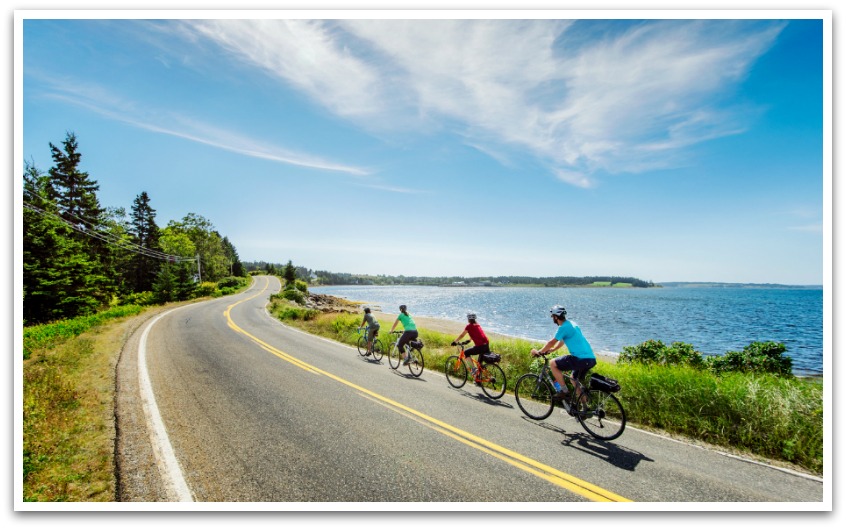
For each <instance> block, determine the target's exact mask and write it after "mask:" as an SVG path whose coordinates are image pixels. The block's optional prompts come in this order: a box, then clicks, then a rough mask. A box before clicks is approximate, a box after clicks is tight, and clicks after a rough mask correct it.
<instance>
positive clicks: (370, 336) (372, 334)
mask: <svg viewBox="0 0 846 529" xmlns="http://www.w3.org/2000/svg"><path fill="white" fill-rule="evenodd" d="M377 334H379V327H371V328H370V330H369V331H367V341H368V342H369V341H371V340H372V339H373V338H375V337H376V335H377Z"/></svg>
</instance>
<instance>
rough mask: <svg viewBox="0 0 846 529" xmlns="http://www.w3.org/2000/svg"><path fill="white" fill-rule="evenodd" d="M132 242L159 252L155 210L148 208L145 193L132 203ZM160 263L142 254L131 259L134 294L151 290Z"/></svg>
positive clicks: (148, 199)
mask: <svg viewBox="0 0 846 529" xmlns="http://www.w3.org/2000/svg"><path fill="white" fill-rule="evenodd" d="M130 233H131V234H132V242H134V243H135V244H137V245H138V246H142V247H144V248H147V249H149V250H154V251H160V250H161V249H160V247H159V227H158V226H157V225H156V210H155V209H153V208H152V207H151V206H150V197H149V196H148V195H147V192H146V191H142V192H141V194H140V195H138V196H137V197H135V201H134V202H133V203H132V227H131V229H130ZM159 266H161V262H160V261H159V260H158V259H156V258H153V257H149V256H146V255H144V254H140V253H138V254H136V255H135V257H134V258H133V259H132V284H133V288H134V290H135V291H136V292H144V291H148V290H150V289H152V287H153V281H155V278H156V274H158V271H159Z"/></svg>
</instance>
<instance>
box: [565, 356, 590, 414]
mask: <svg viewBox="0 0 846 529" xmlns="http://www.w3.org/2000/svg"><path fill="white" fill-rule="evenodd" d="M595 365H596V359H595V358H578V359H576V361H575V366H574V367H573V371H572V372H571V374H570V381H571V382H572V383H573V387H574V388H576V396H577V397H579V398H580V399H581V401H582V402H583V403H586V402H587V395H586V394H583V393H582V389H588V388H583V387H582V383H581V379H582V377H583V376H584V375H585V374H586V373H587V372H588V371H590V370H591V369H592V368H593V366H595Z"/></svg>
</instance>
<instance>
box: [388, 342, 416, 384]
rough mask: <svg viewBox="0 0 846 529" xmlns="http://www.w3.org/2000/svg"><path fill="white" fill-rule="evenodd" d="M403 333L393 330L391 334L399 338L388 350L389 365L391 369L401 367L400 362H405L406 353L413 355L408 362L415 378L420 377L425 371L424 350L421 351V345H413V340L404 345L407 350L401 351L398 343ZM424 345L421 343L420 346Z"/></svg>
mask: <svg viewBox="0 0 846 529" xmlns="http://www.w3.org/2000/svg"><path fill="white" fill-rule="evenodd" d="M402 333H403V331H391V334H396V335H397V339H396V340H395V341H394V343H393V344H391V349H390V351H389V352H388V365H390V367H391V369H399V366H400V364H401V363H402V362H403V357H404V356H405V355H406V354H408V355H411V361H410V362H409V363H408V364H407V365H408V370H409V371H410V372H411V375H412V376H414V377H415V378H416V377H419V376H420V375H421V374H422V373H423V364H424V362H423V351H421V350H420V348H419V347H415V346H413V345H411V344H412V343H413V342H411V343H409V344H407V345H404V346H403V349H405V351H402V352H401V351H400V350H399V347H398V346H397V344H398V343H399V337H400V335H402ZM418 343H419V342H418ZM422 346H423V345H422V344H421V345H420V347H422Z"/></svg>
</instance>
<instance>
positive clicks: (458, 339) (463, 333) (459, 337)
mask: <svg viewBox="0 0 846 529" xmlns="http://www.w3.org/2000/svg"><path fill="white" fill-rule="evenodd" d="M465 334H467V331H464V332H462V333H461V334H459V335H458V338H456V339H455V340H453V343H455V342H459V341H461V339H462V338H464V335H465Z"/></svg>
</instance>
